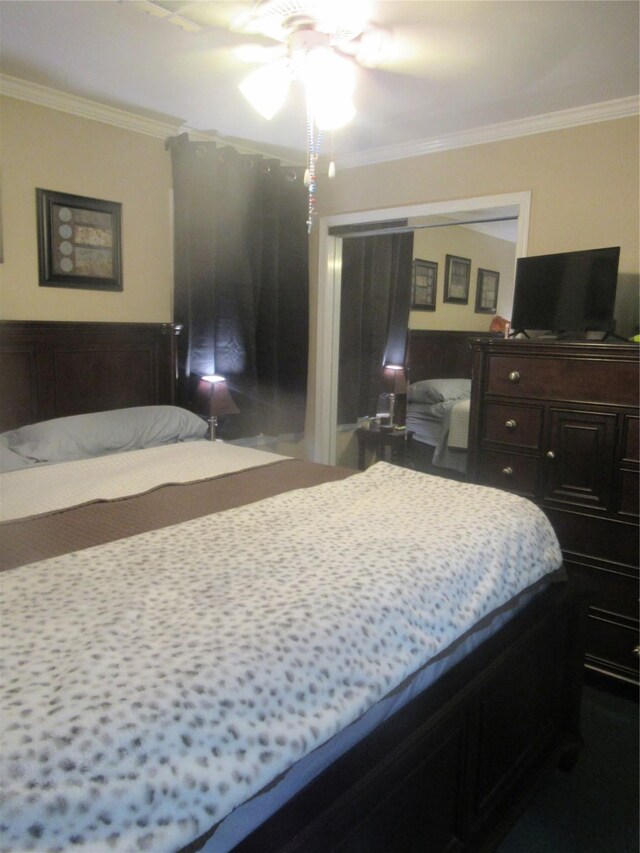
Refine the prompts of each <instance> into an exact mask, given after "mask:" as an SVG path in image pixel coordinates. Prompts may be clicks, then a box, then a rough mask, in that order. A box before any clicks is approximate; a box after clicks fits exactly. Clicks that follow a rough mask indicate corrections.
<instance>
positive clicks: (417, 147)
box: [335, 95, 640, 169]
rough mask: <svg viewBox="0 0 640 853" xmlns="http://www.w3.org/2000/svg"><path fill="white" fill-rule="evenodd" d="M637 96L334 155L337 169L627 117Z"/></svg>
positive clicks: (639, 105) (639, 102)
mask: <svg viewBox="0 0 640 853" xmlns="http://www.w3.org/2000/svg"><path fill="white" fill-rule="evenodd" d="M639 111H640V99H639V98H638V96H636V95H634V96H632V97H629V98H618V99H617V100H613V101H603V102H601V103H598V104H588V105H587V106H584V107H574V108H573V109H569V110H559V111H558V112H553V113H545V114H544V115H538V116H531V117H530V118H525V119H516V120H515V121H505V122H501V123H500V124H490V125H486V126H485V127H478V128H474V129H472V130H464V131H460V132H456V133H448V134H443V135H442V136H432V137H430V138H428V139H417V140H413V141H412V142H404V143H402V144H401V145H394V146H387V147H384V148H372V149H370V150H368V151H359V152H356V153H354V154H347V155H345V156H343V157H340V156H339V155H338V156H337V157H336V158H335V160H336V166H337V168H339V169H354V168H357V167H358V166H371V165H374V164H376V163H385V162H388V161H391V160H404V159H406V158H408V157H420V156H423V155H425V154H435V153H437V152H439V151H450V150H453V149H455V148H466V147H468V146H471V145H484V144H485V143H489V142H500V141H502V140H505V139H515V138H517V137H521V136H531V135H533V134H536V133H548V132H549V131H553V130H567V129H568V128H571V127H578V126H579V125H583V124H593V123H595V122H600V121H611V120H612V119H619V118H628V117H630V116H634V115H638V112H639Z"/></svg>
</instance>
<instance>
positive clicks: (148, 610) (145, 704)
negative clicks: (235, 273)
mask: <svg viewBox="0 0 640 853" xmlns="http://www.w3.org/2000/svg"><path fill="white" fill-rule="evenodd" d="M80 325H81V324H80ZM107 325H109V324H107ZM4 326H5V324H0V347H2V346H4V347H5V349H6V350H7V351H8V350H16V351H17V352H18V353H20V352H24V351H34V350H35V351H37V356H38V357H39V358H41V359H44V358H45V357H46V358H51V357H52V353H53V352H55V350H56V347H58V345H59V341H60V338H59V336H58V334H57V332H58V330H57V328H56V325H55V324H48V326H49V328H48V330H47V332H46V334H45V333H44V330H43V329H42V327H39V328H36V329H35V330H31V329H30V328H29V326H28V324H25V325H23V327H22V329H21V330H20V334H16V328H15V327H13V329H12V333H11V334H12V336H13V337H12V338H11V335H5V334H4V332H5V328H4ZM34 331H35V332H37V334H36V338H37V340H36V341H35V343H34V340H33V335H34ZM60 331H63V332H64V334H63V337H65V340H66V343H65V344H64V347H65V348H67V350H68V348H69V347H70V346H73V347H75V349H74V352H76V353H79V352H80V351H81V350H82V348H83V347H87V346H89V347H90V348H91V347H92V346H94V345H95V341H92V335H91V334H90V333H89V332H88V330H87V329H86V328H81V329H78V330H77V332H76V331H75V330H72V329H70V328H69V327H68V325H67V327H66V328H65V329H64V330H60ZM98 331H99V334H100V335H102V336H105V335H107V330H106V329H101V330H98ZM126 331H127V330H125V332H126ZM146 332H148V334H149V337H150V339H151V338H153V337H154V334H155V335H156V336H157V338H158V340H160V341H161V342H162V341H165V343H166V335H167V329H166V328H162V327H157V328H156V329H155V330H152V329H151V328H150V327H149V328H148V329H146ZM74 335H75V338H74ZM69 336H71V338H73V341H74V342H73V345H71V344H70V343H69V341H70V337H69ZM125 337H126V335H125ZM9 338H11V340H10V339H9ZM116 338H117V335H116V336H115V338H113V337H112V338H111V341H112V342H111V344H110V349H109V348H107V349H108V351H109V352H111V353H112V354H114V358H115V360H116V362H117V361H118V358H117V356H115V350H116V349H117V346H116V344H115V343H113V341H114V340H115V339H116ZM164 346H165V344H163V343H161V344H160V351H162V350H163V347H164ZM30 348H32V349H31V350H30ZM107 349H105V348H103V349H102V350H101V352H103V353H104V352H106V351H107ZM125 349H127V350H128V355H127V357H128V359H129V361H134V360H135V355H134V354H133V353H132V352H131V349H130V347H129V344H127V345H126V347H125ZM151 349H152V350H153V351H155V349H154V347H151ZM170 349H171V346H169V350H170ZM65 351H66V350H65ZM92 351H93V350H92ZM141 351H144V354H143V355H142V360H143V361H145V363H147V365H148V364H149V363H150V362H149V355H148V353H149V349H148V348H146V347H142V348H141ZM169 356H170V353H169ZM163 360H164V357H162V358H161V359H160V362H162V361H163ZM36 361H37V359H36ZM54 361H55V358H54ZM82 361H83V359H82V358H78V359H77V363H78V364H81V363H82ZM151 361H153V358H152V359H151ZM168 362H169V365H170V367H169V372H170V375H173V374H172V371H173V367H172V366H171V358H170V357H169V358H168ZM131 372H132V374H136V375H138V376H139V375H141V373H144V371H141V372H138V371H137V370H136V369H132V371H131ZM146 373H147V376H148V377H150V378H151V377H153V375H154V370H153V369H151V370H148V371H146ZM69 381H70V377H69V376H68V375H66V376H65V382H66V383H69ZM154 382H155V380H154ZM154 382H152V384H154ZM125 384H126V383H125ZM170 385H171V383H168V385H163V384H162V383H160V384H158V383H155V389H156V390H155V391H153V393H152V394H151V395H150V396H151V399H149V396H147V392H146V391H145V392H144V394H143V400H142V403H143V404H142V405H141V406H136V405H132V403H136V402H138V401H137V400H132V399H128V401H127V404H126V406H123V407H119V408H118V407H116V409H112V408H111V404H110V403H109V404H108V405H106V406H101V405H97V406H96V405H95V401H92V406H91V409H90V412H85V411H82V408H83V407H82V402H81V400H75V401H74V402H73V403H72V404H71V405H70V406H69V404H65V405H67V406H68V407H70V408H72V409H73V412H72V413H71V414H69V413H68V412H65V413H64V414H63V415H60V413H59V412H54V414H53V416H52V417H53V418H54V419H56V420H51V419H49V420H47V419H46V418H45V419H43V420H44V423H43V422H42V420H41V419H40V415H39V407H38V399H39V397H38V391H37V388H36V389H35V390H33V389H31V391H30V393H29V394H26V393H23V392H24V391H25V389H24V388H23V386H22V383H21V382H17V383H14V387H19V388H20V389H21V394H22V397H23V399H24V398H25V397H29V398H30V399H32V400H35V402H34V403H33V405H32V406H31V409H30V413H31V417H30V418H28V419H26V420H25V422H24V423H23V424H21V425H19V424H18V423H16V422H15V416H14V415H12V418H11V420H12V422H11V423H9V424H8V426H7V421H4V422H3V437H2V439H1V440H0V446H3V447H4V448H5V455H7V454H9V453H13V454H16V455H17V456H18V457H21V458H22V459H23V460H25V461H24V464H21V463H20V460H17V461H16V460H15V459H14V460H12V462H9V463H8V464H9V465H10V466H11V465H12V466H13V467H11V468H10V470H7V471H6V473H4V474H2V475H1V478H0V495H1V497H2V513H3V518H4V520H3V521H2V528H1V534H2V559H3V563H4V568H5V571H4V572H3V573H2V575H1V576H0V577H1V578H2V582H3V623H4V624H3V638H4V642H3V649H2V652H3V655H2V656H3V664H4V666H5V667H6V668H7V677H6V678H5V679H4V683H5V690H6V693H5V697H4V703H5V705H4V715H3V719H4V725H3V733H2V736H3V738H4V739H5V742H4V743H3V751H2V760H3V762H4V771H5V772H3V773H2V774H0V775H1V776H2V779H3V780H4V782H5V790H4V799H3V800H2V810H1V812H0V820H2V830H3V831H2V833H0V838H1V844H2V849H3V850H4V849H7V850H26V849H29V850H31V849H33V850H50V849H71V848H72V849H78V850H82V849H87V850H91V851H95V850H101V849H105V850H144V849H147V850H152V851H154V853H159V851H162V850H196V849H200V848H201V847H203V849H205V850H210V851H215V853H222V851H227V850H231V849H233V850H237V851H238V853H240V851H246V852H247V853H248V851H261V853H262V852H263V851H276V850H279V851H285V850H286V851H294V850H297V851H305V853H306V851H313V850H316V851H328V850H340V851H362V853H365V851H367V853H369V851H378V850H379V851H388V850H394V851H395V850H398V851H400V850H426V849H428V850H443V851H444V850H453V849H461V850H462V849H469V850H472V849H474V850H475V849H482V848H486V849H490V847H491V845H492V844H494V843H495V842H496V840H497V839H498V838H499V837H500V836H501V834H502V833H503V832H504V830H505V828H506V827H507V826H508V825H509V822H510V821H511V820H512V819H513V817H514V815H515V814H517V812H518V808H520V807H521V805H522V803H523V802H524V800H525V797H526V793H527V792H528V791H529V790H530V789H531V787H532V785H533V784H534V783H535V782H536V780H537V778H538V777H539V774H540V773H542V772H544V770H545V769H546V768H548V767H549V766H551V765H553V764H555V763H557V762H558V761H560V760H564V761H565V762H570V761H571V760H574V759H575V757H576V755H577V750H578V747H579V743H580V737H579V725H578V721H579V701H580V679H581V646H582V639H581V637H582V630H581V625H582V615H581V614H582V608H581V607H580V606H579V602H577V601H576V599H575V596H574V595H573V594H572V593H571V591H570V590H569V588H568V585H567V583H566V582H565V581H564V579H563V575H562V572H561V569H560V563H559V551H558V549H557V542H556V541H555V537H554V536H553V534H552V532H551V529H550V528H549V527H548V524H547V523H546V521H545V519H544V517H543V516H542V515H541V514H540V513H538V511H537V510H536V509H535V507H533V505H531V504H528V502H526V501H523V499H520V498H518V497H516V496H512V495H507V494H506V493H501V492H494V491H493V490H488V489H483V488H482V487H478V486H473V485H470V484H460V483H455V482H449V481H446V480H443V479H442V478H437V477H431V476H428V475H423V474H420V473H417V472H415V471H411V470H406V469H400V468H397V467H395V466H391V465H386V464H385V463H379V464H377V465H375V466H372V468H370V469H368V471H366V472H363V473H362V474H354V472H352V471H348V470H346V469H340V468H331V467H328V466H321V465H316V464H314V463H305V462H302V461H300V460H294V459H288V458H283V457H278V456H275V455H274V454H269V453H263V452H262V451H258V450H253V449H249V448H242V447H236V446H233V445H226V444H223V443H220V442H213V443H212V442H207V441H204V440H203V439H202V435H203V434H204V429H203V427H204V428H205V429H206V425H204V424H203V422H202V421H201V420H200V419H199V418H197V417H195V416H194V415H192V413H188V412H185V411H184V410H180V409H176V407H174V406H173V405H172V400H171V399H170V397H171V392H170ZM54 386H55V382H54ZM158 389H160V390H158ZM168 389H169V390H168ZM138 390H141V389H138ZM51 391H52V392H53V397H54V398H55V396H56V395H55V387H54V388H53V389H51V388H50V389H49V392H51ZM167 393H168V397H169V398H167ZM51 396H52V395H51V393H48V397H47V399H50V398H51ZM134 396H135V395H134ZM8 408H9V409H10V410H11V411H12V412H15V410H16V407H15V406H9V407H8ZM48 411H50V410H48ZM96 413H101V415H100V416H97V415H96ZM149 415H151V418H150V420H151V425H149V417H148V416H149ZM60 417H62V418H64V419H65V420H63V421H62V422H61V421H59V420H57V418H60ZM87 424H88V425H89V430H88V432H89V438H87V437H86V436H87V429H86V427H87ZM201 425H202V426H201ZM114 435H115V436H116V439H117V440H114V438H113V437H114ZM141 436H142V437H141ZM80 445H81V448H80V449H78V448H79V446H80ZM87 445H88V447H87ZM149 445H151V446H149ZM124 448H127V449H126V452H122V451H123V449H124ZM54 457H55V458H54ZM480 497H481V498H482V500H479V498H480ZM389 506H394V507H395V509H396V512H397V513H398V517H400V518H402V526H403V535H402V536H401V537H398V524H397V522H396V520H395V518H393V517H391V520H389V512H388V507H389ZM481 506H482V507H483V509H482V510H481V509H480V507H481ZM460 511H461V512H460ZM471 517H474V518H475V521H474V522H473V523H471ZM496 517H497V518H498V519H499V523H496ZM411 519H415V524H410V521H411ZM428 519H430V521H431V527H432V528H433V529H434V530H435V529H440V530H441V534H440V536H439V537H436V539H435V540H434V539H432V540H431V544H430V545H429V547H428V553H429V554H430V555H432V557H433V560H432V558H431V557H430V565H431V566H432V568H430V569H429V572H428V573H427V574H428V578H425V576H424V574H425V569H424V566H423V562H424V559H423V554H424V553H425V547H426V543H425V540H424V533H423V531H424V529H425V521H427V520H428ZM461 519H463V520H464V519H467V521H466V522H461ZM461 526H462V527H464V526H466V527H468V528H469V535H470V537H471V538H470V539H469V538H467V541H466V544H464V542H462V543H461V540H462V539H463V537H461V536H460V530H461ZM498 528H501V531H499V529H498ZM411 530H415V531H416V532H414V533H412V532H411ZM532 537H533V538H532ZM452 542H453V545H451V543H452ZM436 554H438V555H439V560H440V561H441V562H437V561H435V558H436ZM514 554H517V555H518V556H517V559H514V556H513V555H514ZM480 555H482V559H480ZM527 555H528V556H527ZM434 561H435V562H434ZM436 565H438V566H439V568H437V570H434V569H433V566H436ZM212 567H213V568H212ZM434 571H435V574H434ZM452 579H453V581H452ZM498 579H500V581H501V582H500V583H498ZM451 582H453V587H451V586H450V584H451ZM499 590H500V591H499ZM458 596H459V597H458ZM447 602H449V603H447ZM452 602H455V603H452ZM437 611H440V612H439V613H438V612H437ZM428 613H430V616H429V618H428V619H427V620H426V621H425V618H426V615H427V614H428ZM243 614H244V617H245V618H244V619H241V617H242V616H243ZM434 614H435V617H434ZM385 650H386V651H385ZM56 679H57V680H56ZM54 682H55V683H54ZM232 688H233V689H232ZM38 720H40V721H41V722H40V725H39V726H37V725H36V722H37V721H38ZM267 722H269V726H267ZM56 832H57V835H56Z"/></svg>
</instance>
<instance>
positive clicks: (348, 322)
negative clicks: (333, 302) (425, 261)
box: [338, 232, 413, 424]
mask: <svg viewBox="0 0 640 853" xmlns="http://www.w3.org/2000/svg"><path fill="white" fill-rule="evenodd" d="M412 262H413V233H412V232H409V233H404V234H385V235H381V236H375V237H352V238H345V239H344V240H343V244H342V289H341V300H340V365H339V380H338V423H339V424H348V423H355V422H356V420H357V419H358V418H359V417H363V416H365V415H375V414H376V404H377V401H378V395H379V394H380V393H381V392H382V391H383V390H385V388H384V382H383V373H382V370H383V365H384V364H404V362H405V358H406V344H407V329H408V326H409V310H410V305H411V270H412Z"/></svg>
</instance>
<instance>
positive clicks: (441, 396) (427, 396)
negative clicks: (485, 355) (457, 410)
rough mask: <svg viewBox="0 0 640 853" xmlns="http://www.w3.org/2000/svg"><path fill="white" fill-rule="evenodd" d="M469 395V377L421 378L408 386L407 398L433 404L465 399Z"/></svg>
mask: <svg viewBox="0 0 640 853" xmlns="http://www.w3.org/2000/svg"><path fill="white" fill-rule="evenodd" d="M470 396H471V380H470V379H421V380H420V381H419V382H413V383H412V384H411V385H410V386H409V396H408V399H409V400H410V401H411V402H414V403H431V404H433V403H444V402H446V401H447V400H467V399H468V398H469V397H470Z"/></svg>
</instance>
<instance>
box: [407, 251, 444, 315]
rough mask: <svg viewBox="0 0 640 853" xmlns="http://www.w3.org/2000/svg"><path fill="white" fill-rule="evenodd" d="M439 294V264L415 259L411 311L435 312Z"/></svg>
mask: <svg viewBox="0 0 640 853" xmlns="http://www.w3.org/2000/svg"><path fill="white" fill-rule="evenodd" d="M437 292H438V264H437V263H436V262H435V261H425V260H422V259H421V258H415V260H414V261H413V280H412V283H411V310H412V311H435V310H436V294H437Z"/></svg>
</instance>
